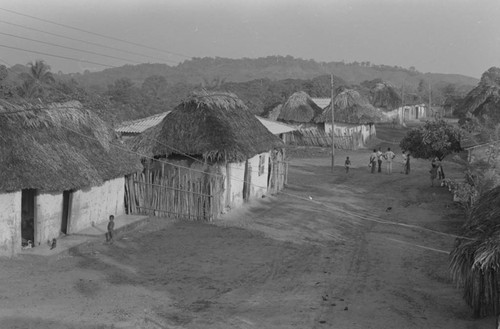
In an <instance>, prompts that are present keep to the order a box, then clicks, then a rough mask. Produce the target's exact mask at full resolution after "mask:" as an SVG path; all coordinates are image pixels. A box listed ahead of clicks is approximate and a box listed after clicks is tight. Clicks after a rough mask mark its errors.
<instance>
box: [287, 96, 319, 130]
mask: <svg viewBox="0 0 500 329" xmlns="http://www.w3.org/2000/svg"><path fill="white" fill-rule="evenodd" d="M321 112H323V109H322V108H320V107H319V106H318V105H316V103H315V102H314V101H313V100H312V99H311V97H309V95H308V94H307V93H305V92H303V91H299V92H296V93H294V94H292V95H291V96H290V97H289V98H288V100H287V101H286V103H285V104H284V105H283V107H282V108H281V110H280V112H279V115H278V120H280V121H285V122H297V123H308V122H312V121H313V119H314V118H315V117H316V116H318V115H320V114H321Z"/></svg>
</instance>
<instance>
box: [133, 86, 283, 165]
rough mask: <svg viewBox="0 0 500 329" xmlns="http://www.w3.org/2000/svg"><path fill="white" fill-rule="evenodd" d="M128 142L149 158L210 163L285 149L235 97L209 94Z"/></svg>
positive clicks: (189, 101) (185, 104)
mask: <svg viewBox="0 0 500 329" xmlns="http://www.w3.org/2000/svg"><path fill="white" fill-rule="evenodd" d="M127 143H128V144H129V145H130V147H132V149H133V150H136V151H138V152H140V153H141V154H145V155H149V156H156V157H162V156H169V155H171V154H180V155H184V154H188V155H191V156H201V157H202V158H203V159H205V160H207V161H211V162H240V161H244V160H246V159H248V158H250V157H253V156H254V155H256V154H259V153H262V152H266V151H269V150H271V149H273V148H276V147H282V146H283V143H282V141H281V140H280V139H279V138H278V137H276V136H274V135H273V134H272V133H271V132H269V130H268V129H266V127H264V126H263V125H262V123H261V122H260V121H259V120H258V119H257V118H256V117H255V116H254V115H253V114H252V113H251V112H250V110H249V109H248V108H247V107H246V105H245V104H244V103H243V102H242V101H241V100H240V99H239V98H238V97H237V96H236V95H234V94H232V93H209V92H206V91H203V92H198V93H195V94H193V95H191V96H190V97H188V98H187V99H186V100H184V101H183V102H182V103H181V104H180V105H178V106H177V107H176V108H175V109H174V110H173V111H172V112H170V114H169V115H168V116H167V117H166V118H165V119H164V120H163V121H162V122H161V123H160V124H159V125H157V126H154V127H152V128H150V129H147V130H146V131H145V132H144V133H142V134H141V135H139V136H137V137H134V138H132V139H131V140H130V141H128V142H127Z"/></svg>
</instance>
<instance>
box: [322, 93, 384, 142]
mask: <svg viewBox="0 0 500 329" xmlns="http://www.w3.org/2000/svg"><path fill="white" fill-rule="evenodd" d="M313 101H314V102H315V103H316V104H317V105H318V106H322V107H323V112H322V113H321V115H319V116H317V117H316V118H315V120H314V121H315V122H316V123H317V124H319V125H321V128H322V129H323V130H324V132H325V133H326V134H327V135H330V136H331V133H332V110H331V105H330V104H331V99H330V98H313ZM356 107H360V105H356V104H355V105H353V106H352V108H351V110H352V111H357V110H358V109H357V108H356ZM373 110H374V109H373ZM345 112H346V111H343V113H342V114H343V115H340V116H339V115H337V114H336V117H335V129H334V134H335V137H336V139H335V140H336V143H339V144H344V145H339V148H352V149H357V148H359V147H364V146H365V145H366V143H368V141H369V140H371V139H372V138H374V137H375V136H376V130H375V125H374V124H373V122H374V121H378V117H377V116H376V114H377V113H374V115H371V114H370V111H367V115H365V116H364V117H362V119H361V120H362V121H367V122H356V123H354V122H349V121H350V120H349V118H348V117H346V116H345V115H344V113H345ZM372 112H373V111H372ZM335 113H337V110H336V111H335ZM330 138H331V137H330ZM330 145H331V143H330Z"/></svg>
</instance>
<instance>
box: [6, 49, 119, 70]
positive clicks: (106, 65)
mask: <svg viewBox="0 0 500 329" xmlns="http://www.w3.org/2000/svg"><path fill="white" fill-rule="evenodd" d="M0 47H3V48H8V49H14V50H19V51H24V52H28V53H33V54H39V55H45V56H51V57H56V58H62V59H68V60H72V61H77V62H82V63H89V64H95V65H100V66H105V67H113V68H117V67H118V66H115V65H110V64H103V63H98V62H94V61H88V60H85V59H78V58H74V57H67V56H61V55H55V54H50V53H45V52H42V51H37V50H29V49H24V48H19V47H12V46H7V45H2V44H0Z"/></svg>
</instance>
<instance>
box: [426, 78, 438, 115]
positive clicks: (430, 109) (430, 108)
mask: <svg viewBox="0 0 500 329" xmlns="http://www.w3.org/2000/svg"><path fill="white" fill-rule="evenodd" d="M428 113H430V114H431V115H432V114H433V113H432V107H431V81H430V80H429V111H428ZM436 117H437V115H436Z"/></svg>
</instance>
